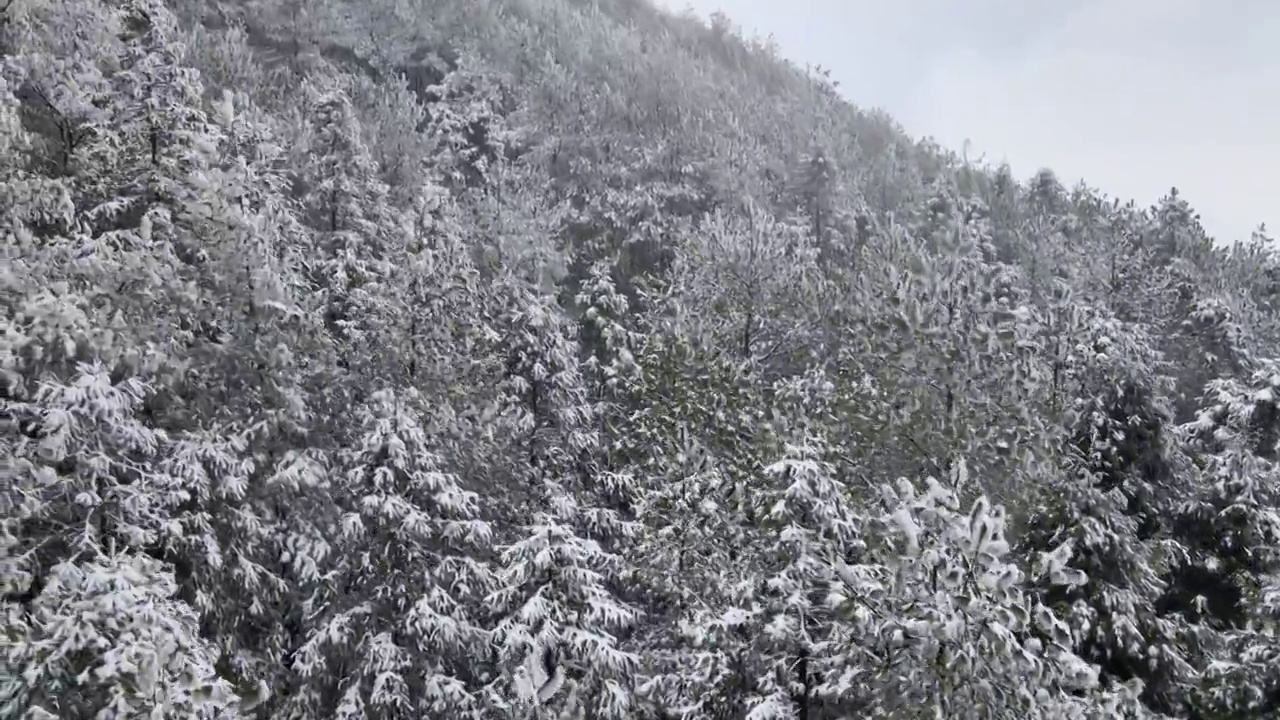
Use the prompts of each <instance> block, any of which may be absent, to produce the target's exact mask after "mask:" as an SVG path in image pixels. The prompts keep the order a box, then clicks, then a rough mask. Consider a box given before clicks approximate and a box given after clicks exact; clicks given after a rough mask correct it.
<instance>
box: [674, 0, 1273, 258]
mask: <svg viewBox="0 0 1280 720" xmlns="http://www.w3.org/2000/svg"><path fill="white" fill-rule="evenodd" d="M658 2H659V4H660V5H663V6H666V7H668V8H670V9H673V10H683V9H685V8H686V7H692V8H693V9H694V10H696V11H697V12H698V13H699V14H701V15H703V16H706V15H708V14H710V13H711V12H713V11H715V10H721V11H723V12H724V13H725V14H726V15H728V16H729V17H730V18H731V19H732V20H733V21H734V23H735V24H737V25H739V26H741V27H742V28H743V29H744V30H745V31H746V32H747V34H759V35H769V34H772V35H773V36H774V39H775V40H776V41H777V43H778V45H779V48H780V49H781V51H782V53H783V54H784V55H785V56H787V57H788V58H791V59H792V60H793V61H795V62H798V63H800V64H802V65H803V64H804V63H811V64H815V65H817V64H821V65H822V66H823V67H825V68H830V69H831V71H832V72H831V77H832V78H833V79H835V80H838V81H840V89H841V91H843V92H844V94H845V96H846V97H848V98H849V99H850V100H851V101H853V102H854V103H855V104H857V105H859V106H861V107H867V108H870V107H881V108H883V109H884V110H886V111H888V112H889V113H890V114H891V115H893V116H894V118H895V119H897V120H898V121H899V122H900V123H902V125H903V126H904V127H905V128H906V129H907V131H908V132H910V133H912V134H913V135H917V136H923V135H932V136H933V137H934V138H936V139H937V140H938V142H939V143H940V144H942V145H943V146H945V147H947V148H950V149H952V150H955V151H959V150H961V149H962V147H963V146H964V142H965V140H966V139H967V140H969V141H970V142H971V145H970V153H969V156H970V157H971V158H972V157H976V156H978V155H982V154H985V156H986V159H987V160H989V161H993V162H999V161H1002V160H1005V161H1008V162H1009V164H1010V165H1011V166H1012V167H1013V170H1014V172H1015V173H1016V174H1017V175H1018V176H1019V177H1022V178H1027V177H1029V176H1030V175H1031V174H1032V173H1034V172H1035V171H1036V170H1037V169H1039V168H1041V167H1048V168H1051V169H1053V170H1054V172H1056V173H1057V175H1058V178H1059V180H1061V181H1062V182H1063V184H1064V185H1067V186H1068V187H1070V186H1071V185H1073V184H1075V182H1076V181H1077V180H1079V179H1081V178H1083V179H1084V180H1085V181H1086V182H1088V183H1089V185H1091V186H1094V187H1097V188H1099V189H1101V190H1102V191H1103V192H1105V193H1107V194H1108V195H1110V196H1113V197H1119V198H1122V199H1125V200H1128V199H1134V200H1137V201H1138V203H1139V205H1151V204H1154V203H1155V202H1156V200H1157V199H1158V198H1159V197H1160V196H1161V195H1163V194H1165V193H1167V192H1168V190H1169V189H1170V188H1171V187H1173V186H1176V187H1177V188H1178V190H1179V191H1180V192H1181V193H1182V194H1183V195H1184V196H1185V197H1186V198H1187V200H1188V201H1189V202H1191V204H1192V206H1193V207H1195V208H1196V210H1197V211H1198V212H1199V213H1200V215H1201V220H1202V222H1203V223H1204V225H1205V228H1206V229H1207V230H1208V231H1209V233H1210V234H1211V235H1213V236H1215V237H1216V238H1217V239H1218V240H1219V242H1227V243H1229V242H1234V241H1237V240H1243V239H1248V237H1249V235H1250V233H1251V232H1252V231H1253V229H1254V228H1256V227H1257V225H1258V224H1259V223H1260V222H1264V221H1268V220H1269V221H1270V222H1269V223H1268V230H1269V233H1268V234H1270V235H1271V236H1272V237H1280V232H1278V231H1280V0H658Z"/></svg>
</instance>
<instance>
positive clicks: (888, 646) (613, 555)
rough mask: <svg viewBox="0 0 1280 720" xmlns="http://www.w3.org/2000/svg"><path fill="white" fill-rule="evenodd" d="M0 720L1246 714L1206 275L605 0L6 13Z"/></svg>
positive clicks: (1173, 255)
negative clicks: (7, 719)
mask: <svg viewBox="0 0 1280 720" xmlns="http://www.w3.org/2000/svg"><path fill="white" fill-rule="evenodd" d="M3 13H4V14H3V16H2V20H3V22H2V23H0V33H2V34H0V56H2V57H3V60H4V62H3V65H2V66H0V69H2V71H3V75H0V149H2V150H3V152H0V197H2V198H3V199H4V200H3V202H2V203H0V216H2V217H0V220H2V221H3V228H4V229H3V233H4V234H3V238H4V242H3V248H4V264H3V266H0V270H2V272H0V277H2V278H3V283H2V284H0V298H2V302H3V306H4V308H5V313H4V315H3V320H0V323H3V329H4V333H3V335H2V338H3V339H2V340H0V362H2V363H3V371H4V372H3V383H2V384H0V428H2V429H3V430H2V434H0V442H2V443H3V450H4V457H5V458H6V459H7V462H6V463H5V478H6V482H5V483H4V484H3V485H0V509H3V510H4V512H3V514H2V515H0V518H2V519H0V592H2V593H3V598H4V611H3V618H4V637H5V638H6V643H5V644H6V646H7V647H6V650H5V653H4V655H3V660H2V661H0V663H3V665H2V666H0V669H3V673H0V677H3V678H4V680H3V681H0V716H3V717H9V716H14V717H67V718H78V717H121V718H124V717H142V716H144V715H145V716H148V717H152V716H169V715H183V716H187V715H190V716H194V717H228V718H230V717H271V718H313V717H331V716H333V717H368V718H400V717H405V718H409V717H424V716H426V717H435V716H441V717H445V716H447V717H451V718H452V717H460V718H466V717H472V718H504V717H571V718H576V717H582V718H588V717H589V718H655V719H656V718H670V717H689V718H741V717H749V718H757V719H758V718H768V717H783V718H791V717H795V718H806V720H813V719H814V718H843V717H885V718H914V717H926V716H928V717H935V716H936V717H948V718H989V717H1000V718H1004V717H1010V718H1012V717H1020V718H1046V719H1049V718H1068V717H1071V718H1077V717H1081V716H1084V717H1096V718H1113V717H1148V716H1150V717H1160V716H1165V717H1187V718H1192V717H1194V718H1245V717H1250V718H1254V717H1256V718H1264V717H1271V716H1273V715H1274V713H1275V712H1276V706H1277V705H1276V703H1277V702H1280V700H1278V698H1280V676H1277V674H1276V670H1275V667H1276V663H1275V662H1274V660H1275V658H1276V657H1277V651H1278V646H1277V644H1276V638H1275V633H1274V627H1275V624H1274V623H1275V619H1276V603H1277V597H1280V592H1278V591H1277V588H1280V584H1278V583H1277V569H1278V566H1277V563H1278V562H1280V558H1277V557H1276V556H1275V548H1276V547H1277V542H1276V540H1277V535H1278V534H1280V516H1278V515H1277V513H1276V508H1277V500H1278V499H1277V497H1276V478H1277V471H1276V467H1275V464H1276V457H1277V453H1276V442H1277V438H1278V437H1280V435H1278V434H1277V428H1280V415H1277V412H1276V405H1275V397H1274V393H1275V392H1276V388H1275V387H1274V386H1275V384H1276V382H1277V381H1276V379H1275V378H1276V377H1280V375H1278V374H1277V370H1276V367H1275V360H1274V359H1273V358H1275V356H1276V348H1277V343H1278V342H1280V326H1278V324H1277V322H1276V320H1277V312H1276V310H1277V308H1276V307H1275V302H1276V301H1275V295H1276V287H1277V286H1276V277H1277V274H1276V258H1275V257H1274V255H1273V254H1272V252H1271V251H1270V249H1269V242H1268V241H1266V240H1265V239H1263V238H1259V239H1258V240H1257V241H1256V242H1255V243H1253V244H1251V245H1246V246H1238V247H1233V248H1230V249H1224V248H1217V247H1215V246H1214V245H1213V243H1212V242H1211V241H1210V240H1209V239H1208V238H1207V237H1206V236H1205V234H1204V232H1203V230H1202V229H1201V228H1200V226H1199V224H1198V222H1197V221H1196V219H1195V216H1194V212H1193V210H1192V209H1191V207H1190V206H1189V205H1188V204H1187V202H1186V201H1185V199H1184V198H1182V197H1180V196H1179V195H1178V194H1177V193H1176V192H1171V193H1170V195H1169V196H1168V197H1167V198H1165V199H1163V200H1162V201H1161V203H1160V204H1159V205H1158V206H1157V207H1155V208H1151V209H1140V208H1137V207H1134V206H1133V205H1132V204H1128V205H1124V204H1120V203H1118V202H1115V201H1112V200H1110V199H1108V198H1106V197H1105V196H1103V195H1101V194H1100V193H1099V192H1096V191H1093V190H1090V189H1088V188H1076V189H1071V190H1068V189H1066V188H1063V187H1062V186H1061V185H1060V184H1058V183H1057V181H1056V180H1055V179H1054V177H1053V175H1052V173H1050V172H1048V171H1044V172H1041V173H1039V174H1037V176H1035V177H1034V178H1032V179H1030V180H1029V181H1027V182H1025V183H1023V182H1018V181H1016V180H1015V179H1014V178H1012V177H1011V176H1010V175H1009V173H1008V171H1007V169H1004V168H985V167H976V166H973V165H970V164H967V163H964V162H962V161H961V160H960V159H959V158H957V157H955V156H954V155H953V154H951V153H947V152H945V151H944V150H942V149H941V148H938V147H936V146H933V145H931V144H928V143H915V142H912V141H910V140H909V139H908V138H907V137H906V136H905V134H904V133H903V132H902V131H901V129H900V128H898V127H897V126H896V125H895V124H894V123H893V122H892V120H891V119H889V118H887V117H884V116H882V115H879V114H875V113H864V112H862V111H859V110H857V109H856V108H854V107H852V106H850V105H848V104H847V103H845V102H844V101H842V100H841V99H840V98H839V97H838V95H837V94H836V93H835V92H834V89H833V88H832V87H831V86H830V85H829V83H828V82H827V81H826V79H825V78H823V77H815V76H809V75H806V74H805V73H804V72H802V71H800V70H798V69H797V68H795V67H793V66H791V65H789V64H788V63H786V62H785V61H783V60H782V59H780V58H779V57H777V55H776V52H775V51H773V50H772V49H771V48H769V47H766V46H762V45H760V44H758V43H754V42H750V41H745V40H743V39H741V38H740V37H738V36H737V35H736V34H735V33H734V32H732V29H731V28H728V27H725V26H724V25H723V24H716V25H714V26H711V27H707V26H704V25H703V24H701V23H700V22H699V21H697V20H696V19H694V18H691V17H684V16H672V15H669V14H665V13H662V12H660V11H658V10H655V9H654V8H652V7H651V6H649V5H648V4H647V3H644V2H636V1H634V0H615V1H613V2H605V1H603V0H601V1H599V2H592V1H588V0H475V1H472V0H468V1H467V2H461V1H454V0H432V1H425V0H423V1H415V0H379V1H378V2H373V3H350V2H339V1H336V0H333V1H327V2H320V3H301V2H291V1H288V0H273V1H271V2H267V1H265V0H261V1H254V0H248V1H246V2H230V1H229V2H223V3H218V4H209V3H197V2H190V1H188V0H173V1H172V2H170V3H165V2H164V1H163V0H61V1H60V2H57V3H46V2H38V1H37V0H13V2H11V3H9V4H8V5H6V6H4V8H3Z"/></svg>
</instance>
